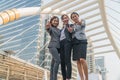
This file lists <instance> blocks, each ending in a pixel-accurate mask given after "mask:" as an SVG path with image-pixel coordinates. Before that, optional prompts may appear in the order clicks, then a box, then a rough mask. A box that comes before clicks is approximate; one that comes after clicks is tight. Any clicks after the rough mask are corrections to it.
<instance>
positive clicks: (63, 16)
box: [61, 15, 69, 24]
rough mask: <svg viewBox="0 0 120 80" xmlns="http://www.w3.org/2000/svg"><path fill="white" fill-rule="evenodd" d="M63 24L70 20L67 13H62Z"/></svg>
mask: <svg viewBox="0 0 120 80" xmlns="http://www.w3.org/2000/svg"><path fill="white" fill-rule="evenodd" d="M61 19H62V21H63V24H68V22H69V17H68V16H67V15H62V17H61Z"/></svg>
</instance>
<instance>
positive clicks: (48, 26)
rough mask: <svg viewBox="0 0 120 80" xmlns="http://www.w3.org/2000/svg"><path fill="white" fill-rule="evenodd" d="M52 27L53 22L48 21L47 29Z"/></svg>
mask: <svg viewBox="0 0 120 80" xmlns="http://www.w3.org/2000/svg"><path fill="white" fill-rule="evenodd" d="M50 27H51V23H50V22H49V21H48V22H47V23H46V29H49V28H50Z"/></svg>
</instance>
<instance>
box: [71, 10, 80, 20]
mask: <svg viewBox="0 0 120 80" xmlns="http://www.w3.org/2000/svg"><path fill="white" fill-rule="evenodd" d="M73 14H77V15H78V16H79V14H78V13H77V12H72V13H71V15H70V18H71V19H72V15H73Z"/></svg>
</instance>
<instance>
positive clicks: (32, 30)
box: [0, 0, 41, 63]
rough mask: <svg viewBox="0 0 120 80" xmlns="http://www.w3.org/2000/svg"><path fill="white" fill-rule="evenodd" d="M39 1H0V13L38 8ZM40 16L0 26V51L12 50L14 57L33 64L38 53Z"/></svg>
mask: <svg viewBox="0 0 120 80" xmlns="http://www.w3.org/2000/svg"><path fill="white" fill-rule="evenodd" d="M40 5H41V3H40V0H0V11H5V10H9V9H14V8H26V7H40ZM39 28H40V15H35V16H28V17H24V18H21V19H18V20H16V21H14V22H10V23H8V24H5V25H1V26H0V50H12V51H14V52H15V56H17V57H19V58H22V59H24V60H31V59H33V60H31V62H33V63H35V58H34V56H35V54H36V53H37V52H38V49H37V48H38V47H37V46H38V37H39V36H38V35H39Z"/></svg>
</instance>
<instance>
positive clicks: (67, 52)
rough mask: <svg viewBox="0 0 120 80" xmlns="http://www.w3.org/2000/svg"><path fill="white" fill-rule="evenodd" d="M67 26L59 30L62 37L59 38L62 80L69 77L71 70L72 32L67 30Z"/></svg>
mask: <svg viewBox="0 0 120 80" xmlns="http://www.w3.org/2000/svg"><path fill="white" fill-rule="evenodd" d="M67 27H68V26H67V25H66V26H64V28H63V29H62V30H61V36H62V35H63V36H64V37H63V38H62V40H60V58H61V71H62V76H63V80H66V79H70V78H71V71H72V66H71V49H72V44H71V40H72V34H71V33H70V32H69V31H68V29H67ZM62 31H63V32H62ZM60 39H61V37H60Z"/></svg>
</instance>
